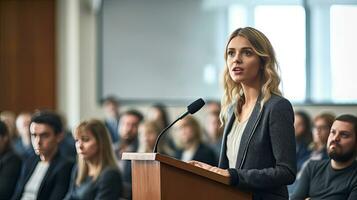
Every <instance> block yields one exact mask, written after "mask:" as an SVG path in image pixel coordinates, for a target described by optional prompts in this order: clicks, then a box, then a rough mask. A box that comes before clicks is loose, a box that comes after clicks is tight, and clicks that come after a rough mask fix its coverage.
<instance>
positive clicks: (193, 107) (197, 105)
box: [152, 98, 205, 153]
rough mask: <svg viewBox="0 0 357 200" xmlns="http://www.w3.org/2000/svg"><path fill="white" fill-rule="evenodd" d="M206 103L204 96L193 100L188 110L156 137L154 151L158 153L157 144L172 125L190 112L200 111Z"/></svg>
mask: <svg viewBox="0 0 357 200" xmlns="http://www.w3.org/2000/svg"><path fill="white" fill-rule="evenodd" d="M204 105H205V101H203V99H202V98H199V99H197V100H196V101H194V102H192V103H191V104H190V105H188V106H187V111H186V112H185V113H183V114H182V115H181V116H180V117H179V118H177V119H176V120H175V121H174V122H172V123H171V124H170V125H168V126H167V127H166V128H164V130H162V131H161V133H160V134H159V136H158V137H157V139H156V142H155V146H154V150H153V151H152V152H153V153H157V146H158V144H159V141H160V138H161V136H162V135H163V134H164V133H165V132H166V131H167V130H168V129H169V128H171V126H173V125H174V124H175V123H176V122H177V121H179V120H181V119H182V118H184V117H186V116H187V115H188V114H191V115H192V114H195V113H196V112H197V111H199V110H200V109H201V108H202V107H203V106H204Z"/></svg>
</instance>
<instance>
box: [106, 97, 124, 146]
mask: <svg viewBox="0 0 357 200" xmlns="http://www.w3.org/2000/svg"><path fill="white" fill-rule="evenodd" d="M119 106H120V105H119V101H118V99H117V98H116V97H114V96H108V97H107V98H105V99H104V100H103V102H102V107H103V110H104V114H105V119H104V123H105V126H106V127H107V129H108V130H109V133H110V137H111V139H112V142H113V143H116V142H118V140H119V137H118V125H119V118H120V110H119Z"/></svg>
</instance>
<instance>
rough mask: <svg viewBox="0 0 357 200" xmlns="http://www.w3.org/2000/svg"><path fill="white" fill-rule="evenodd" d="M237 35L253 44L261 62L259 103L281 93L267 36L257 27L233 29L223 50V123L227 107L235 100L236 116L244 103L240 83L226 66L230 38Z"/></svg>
mask: <svg viewBox="0 0 357 200" xmlns="http://www.w3.org/2000/svg"><path fill="white" fill-rule="evenodd" d="M237 36H241V37H244V38H245V39H247V40H248V41H249V42H250V43H251V44H252V46H253V51H254V52H255V53H256V54H257V55H258V56H259V58H260V62H261V70H260V72H261V73H260V78H261V84H262V85H261V91H260V93H261V94H260V95H261V97H262V101H261V104H262V105H263V104H264V103H265V102H266V101H268V99H269V98H270V97H271V95H272V94H276V95H279V96H281V95H282V93H281V91H280V89H279V84H280V77H279V75H278V73H277V71H278V70H279V68H278V63H277V60H276V57H275V52H274V49H273V46H272V45H271V43H270V41H269V40H268V38H267V37H266V36H265V35H264V34H263V33H262V32H260V31H258V30H257V29H254V28H252V27H245V28H238V29H237V30H235V31H233V33H232V34H231V35H230V36H229V39H228V42H227V44H226V49H225V52H224V59H225V68H224V72H223V87H224V94H223V97H222V101H221V104H222V110H221V113H220V118H221V121H222V122H223V123H224V122H225V121H226V120H227V117H228V116H227V111H228V107H229V106H230V105H231V104H232V103H233V102H237V109H235V110H234V113H235V114H236V116H238V114H239V113H240V112H241V108H242V106H243V104H244V103H245V97H244V93H243V88H242V85H241V84H237V83H235V82H234V81H233V80H232V78H231V77H230V75H229V70H228V66H227V48H228V45H229V43H230V42H231V40H232V39H233V38H235V37H237Z"/></svg>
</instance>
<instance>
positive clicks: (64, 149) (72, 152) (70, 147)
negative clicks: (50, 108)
mask: <svg viewBox="0 0 357 200" xmlns="http://www.w3.org/2000/svg"><path fill="white" fill-rule="evenodd" d="M59 116H60V117H61V120H62V124H63V134H64V136H63V139H62V141H61V142H60V144H59V151H60V152H61V155H62V156H64V157H66V158H68V159H70V160H72V161H73V162H75V161H76V156H77V153H76V147H75V141H74V138H73V136H72V132H71V130H70V129H69V128H67V120H66V118H65V117H64V115H59Z"/></svg>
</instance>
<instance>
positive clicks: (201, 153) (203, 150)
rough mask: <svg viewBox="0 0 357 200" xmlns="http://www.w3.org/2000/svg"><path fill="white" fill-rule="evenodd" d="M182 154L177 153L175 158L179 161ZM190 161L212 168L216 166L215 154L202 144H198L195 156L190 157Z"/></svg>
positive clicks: (180, 152) (181, 152)
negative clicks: (202, 163) (205, 164)
mask: <svg viewBox="0 0 357 200" xmlns="http://www.w3.org/2000/svg"><path fill="white" fill-rule="evenodd" d="M182 154H183V151H181V150H180V151H177V152H176V158H177V159H181V157H182ZM192 160H197V161H200V162H204V163H207V164H210V165H213V166H217V161H216V154H215V153H214V151H213V149H211V148H210V147H209V146H207V145H205V144H203V143H200V144H199V146H198V148H197V150H196V152H195V154H194V155H193V157H192Z"/></svg>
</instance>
